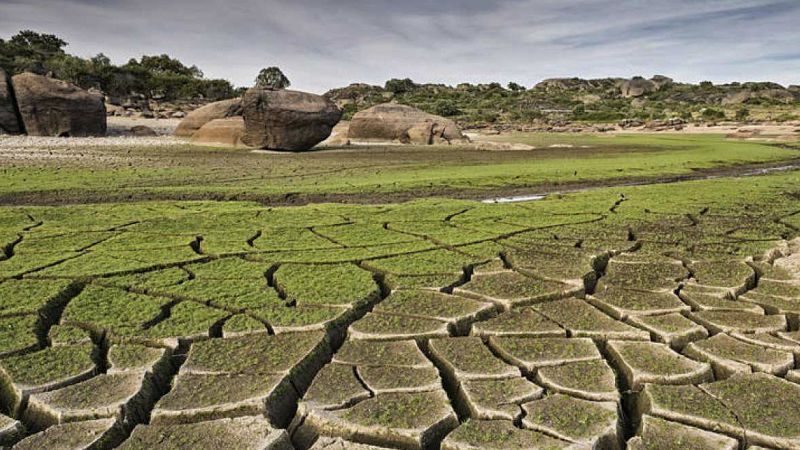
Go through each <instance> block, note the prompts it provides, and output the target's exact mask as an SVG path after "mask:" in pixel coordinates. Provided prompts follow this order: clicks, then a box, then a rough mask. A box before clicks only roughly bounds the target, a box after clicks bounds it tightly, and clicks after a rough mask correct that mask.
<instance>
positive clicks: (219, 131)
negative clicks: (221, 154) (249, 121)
mask: <svg viewBox="0 0 800 450" xmlns="http://www.w3.org/2000/svg"><path fill="white" fill-rule="evenodd" d="M243 136H244V118H243V117H229V118H227V119H215V120H212V121H211V122H208V123H207V124H205V125H203V126H202V128H200V129H199V130H197V132H196V133H194V135H192V138H191V141H192V143H193V144H198V145H208V146H214V147H231V148H244V147H246V145H244V143H243V142H242V137H243Z"/></svg>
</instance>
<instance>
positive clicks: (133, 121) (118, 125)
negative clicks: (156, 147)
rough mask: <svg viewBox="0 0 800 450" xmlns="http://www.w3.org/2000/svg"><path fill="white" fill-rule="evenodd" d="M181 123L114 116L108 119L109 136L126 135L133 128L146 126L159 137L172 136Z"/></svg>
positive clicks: (177, 120)
mask: <svg viewBox="0 0 800 450" xmlns="http://www.w3.org/2000/svg"><path fill="white" fill-rule="evenodd" d="M179 123H181V119H138V118H133V117H115V116H112V117H109V118H108V134H109V136H119V135H124V134H126V133H127V132H128V131H129V130H130V129H131V128H132V127H135V126H138V125H144V126H147V127H150V128H152V129H153V131H155V132H156V133H157V134H158V135H159V136H171V135H172V133H173V132H174V131H175V128H177V127H178V124H179Z"/></svg>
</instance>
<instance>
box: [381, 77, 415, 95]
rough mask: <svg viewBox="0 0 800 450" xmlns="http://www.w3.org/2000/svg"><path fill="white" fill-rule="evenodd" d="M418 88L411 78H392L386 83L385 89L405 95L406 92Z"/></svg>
mask: <svg viewBox="0 0 800 450" xmlns="http://www.w3.org/2000/svg"><path fill="white" fill-rule="evenodd" d="M416 88H417V85H416V84H415V83H414V82H413V81H412V80H411V78H405V79H402V80H401V79H399V78H392V79H391V80H389V81H387V82H386V86H385V89H386V90H387V91H389V92H391V93H393V94H405V93H406V92H411V91H413V90H414V89H416Z"/></svg>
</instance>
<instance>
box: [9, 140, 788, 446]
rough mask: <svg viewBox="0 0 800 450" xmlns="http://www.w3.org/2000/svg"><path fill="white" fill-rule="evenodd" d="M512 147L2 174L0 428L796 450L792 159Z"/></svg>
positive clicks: (72, 161) (25, 440)
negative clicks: (524, 194)
mask: <svg viewBox="0 0 800 450" xmlns="http://www.w3.org/2000/svg"><path fill="white" fill-rule="evenodd" d="M512 139H514V140H516V141H525V142H527V143H530V144H533V145H535V146H536V147H537V149H536V150H531V151H505V152H496V151H495V152H492V151H478V150H474V149H473V150H459V149H456V148H378V149H369V150H368V149H359V150H346V151H345V150H331V151H324V152H319V153H309V154H301V155H271V154H270V155H265V154H253V153H246V152H238V151H234V152H231V151H221V150H210V149H197V148H189V147H182V146H177V147H170V148H166V147H165V148H156V149H123V150H119V149H116V150H111V149H103V148H100V149H86V150H81V151H80V152H81V153H80V154H79V155H67V153H68V152H75V150H70V151H68V150H55V151H54V152H55V153H56V154H58V155H61V156H63V157H59V158H39V159H27V160H19V159H14V160H13V162H12V163H11V164H4V166H3V168H2V169H0V171H2V172H3V177H2V179H0V191H1V192H2V193H3V197H2V198H3V199H4V200H5V203H6V204H7V206H3V207H0V413H1V414H0V422H2V429H0V445H10V444H13V443H16V442H19V447H18V448H53V447H54V446H57V445H60V444H63V443H65V442H69V443H70V445H73V446H74V445H80V446H82V448H88V447H90V446H93V447H92V448H100V449H104V448H116V447H118V446H119V447H120V448H164V449H166V448H187V449H188V448H205V447H203V445H205V444H207V443H208V442H212V441H213V442H215V443H217V444H216V445H221V446H223V447H224V446H227V447H236V446H240V445H242V443H243V442H246V443H252V442H271V443H272V444H270V446H267V448H276V449H277V448H291V447H289V446H288V445H293V446H294V447H295V448H298V449H306V448H311V447H312V445H313V444H314V442H315V441H317V445H319V446H322V445H328V444H333V443H336V442H339V443H340V444H341V445H343V446H344V448H350V446H352V445H353V444H352V443H351V442H350V441H357V442H361V443H369V444H372V445H376V446H378V448H419V449H437V448H444V449H449V448H493V446H498V445H500V444H503V445H505V446H506V448H532V447H536V446H540V447H546V448H566V447H569V446H571V445H574V444H575V443H582V444H585V445H588V446H590V447H595V448H617V447H616V444H615V443H621V442H625V441H629V442H630V446H629V448H637V447H635V445H637V444H636V443H637V442H639V441H642V442H644V443H646V444H647V445H650V446H651V447H652V448H677V447H675V446H676V445H685V443H686V442H687V440H688V442H691V443H692V444H693V445H695V446H696V447H697V448H720V447H724V446H725V445H729V444H732V445H740V444H744V443H747V444H748V445H750V444H752V445H760V446H763V447H766V448H774V449H778V448H795V447H796V446H797V444H798V442H800V431H798V430H800V422H798V420H800V410H798V405H800V385H798V384H797V382H798V380H800V374H798V369H800V367H797V365H796V362H795V355H797V354H800V335H799V334H798V333H800V331H798V328H799V327H800V307H798V298H800V290H799V289H798V285H800V273H799V272H798V271H797V269H796V261H797V255H798V252H800V244H798V243H797V241H796V240H795V241H792V240H793V239H795V238H796V237H797V236H798V233H799V232H800V187H798V186H800V172H798V171H786V172H780V173H773V174H768V175H761V176H752V177H736V176H722V175H735V174H737V173H738V171H745V168H752V167H753V165H754V164H761V163H768V164H772V165H781V164H787V163H789V162H791V161H793V160H794V159H795V157H796V154H797V150H796V149H793V148H791V147H788V146H783V147H782V146H778V145H772V144H766V143H752V142H729V141H723V140H722V139H721V138H719V137H712V136H703V135H700V136H680V137H677V136H620V137H615V138H606V137H591V136H556V137H551V136H544V135H535V136H514V137H513V138H512ZM552 145H559V147H551V146H552ZM563 145H571V147H563ZM80 155H82V156H80ZM8 157H9V156H8V154H6V155H5V158H8ZM9 161H10V160H9ZM129 165H131V166H129ZM732 167H733V169H732ZM726 170H730V172H727V173H726V172H725V171H726ZM704 171H706V172H704ZM576 172H577V174H576ZM691 173H699V174H702V175H703V176H710V175H718V176H719V178H714V179H703V180H693V181H679V182H674V183H670V184H650V185H640V186H630V185H617V186H613V184H615V183H620V182H622V181H632V180H639V181H649V182H659V181H665V180H669V179H670V177H674V176H676V175H686V174H691ZM672 181H678V180H672ZM580 183H586V184H583V185H582V186H583V187H586V188H591V189H587V190H584V191H581V192H572V193H564V194H553V195H549V196H547V197H546V198H545V199H543V200H540V201H534V202H525V203H513V204H487V203H481V202H479V201H475V200H473V199H470V198H480V196H481V195H493V194H498V193H507V192H513V191H514V190H515V189H518V188H524V189H528V188H542V187H548V186H549V187H553V186H558V187H564V186H579V185H581V184H580ZM604 184H611V185H612V186H605V187H604V186H603V185H604ZM34 192H35V193H36V195H33V194H32V193H34ZM450 192H455V193H458V192H467V193H468V194H469V195H460V196H459V195H455V196H450V195H448V193H450ZM289 193H297V195H301V194H302V195H308V196H309V197H308V198H307V200H313V199H314V198H315V197H313V196H312V195H316V196H320V197H318V198H321V199H329V198H335V197H325V196H335V195H342V194H344V196H343V197H342V199H343V200H348V201H352V202H363V203H365V204H337V203H310V204H306V205H302V206H275V205H268V204H264V203H261V202H258V201H213V200H214V199H216V198H221V199H227V198H234V197H239V198H252V199H253V200H268V199H271V198H272V197H271V196H284V197H285V196H286V194H289ZM399 193H404V194H406V195H410V196H412V197H419V198H416V199H414V200H412V201H407V202H396V203H390V202H385V200H387V199H388V200H391V199H392V198H393V197H391V196H390V195H389V194H399ZM128 196H131V198H128ZM148 196H151V197H152V198H158V199H161V200H155V201H140V200H139V198H147V197H148ZM181 196H188V197H193V196H194V197H197V198H199V199H200V200H176V199H179V198H181ZM454 197H468V198H454ZM92 200H102V202H98V203H92V202H91V201H92ZM284 202H285V203H288V201H284ZM43 203H56V204H55V205H46V204H43ZM58 203H65V204H58ZM66 203H68V204H66ZM277 203H279V202H277ZM367 203H368V204H367ZM776 395H778V396H777V397H776ZM620 411H621V412H620ZM676 417H677V418H676ZM640 424H643V425H642V427H640V426H639V425H640ZM701 429H702V430H703V431H702V432H701V431H700V430H701ZM43 430H47V431H46V432H42V431H43ZM76 442H77V443H78V444H75V443H76ZM289 442H291V444H289ZM470 446H471V447H470ZM262 447H263V445H262ZM315 448H320V447H315Z"/></svg>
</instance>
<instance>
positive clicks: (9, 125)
mask: <svg viewBox="0 0 800 450" xmlns="http://www.w3.org/2000/svg"><path fill="white" fill-rule="evenodd" d="M22 132H23V129H22V124H21V123H20V119H19V113H18V112H17V102H16V100H15V99H14V89H13V88H12V86H11V77H9V76H8V74H7V73H6V71H5V70H3V69H2V68H0V134H3V133H6V134H19V133H22Z"/></svg>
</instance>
